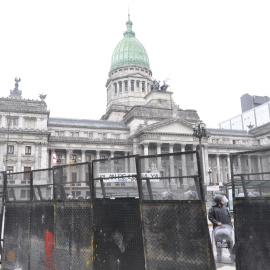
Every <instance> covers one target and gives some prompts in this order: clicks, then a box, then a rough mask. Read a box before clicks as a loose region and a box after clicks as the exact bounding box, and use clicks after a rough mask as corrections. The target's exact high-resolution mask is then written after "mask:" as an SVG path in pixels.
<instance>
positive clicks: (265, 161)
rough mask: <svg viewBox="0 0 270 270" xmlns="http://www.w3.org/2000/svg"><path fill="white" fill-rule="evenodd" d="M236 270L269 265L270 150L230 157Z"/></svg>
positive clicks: (262, 267)
mask: <svg viewBox="0 0 270 270" xmlns="http://www.w3.org/2000/svg"><path fill="white" fill-rule="evenodd" d="M231 167H232V176H233V183H232V184H233V186H234V224H235V241H236V269H238V270H244V269H245V270H249V269H250V270H251V269H258V270H260V269H268V268H269V263H270V245H269V243H270V234H269V227H270V222H269V220H270V210H269V206H270V189H269V187H270V149H261V150H257V151H251V152H241V153H236V154H233V155H231Z"/></svg>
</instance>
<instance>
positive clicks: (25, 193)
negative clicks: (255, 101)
mask: <svg viewBox="0 0 270 270" xmlns="http://www.w3.org/2000/svg"><path fill="white" fill-rule="evenodd" d="M21 199H30V190H25V189H22V190H21Z"/></svg>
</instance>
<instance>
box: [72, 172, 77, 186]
mask: <svg viewBox="0 0 270 270" xmlns="http://www.w3.org/2000/svg"><path fill="white" fill-rule="evenodd" d="M76 182H77V173H76V172H72V183H76Z"/></svg>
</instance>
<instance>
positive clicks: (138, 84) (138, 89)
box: [136, 81, 140, 92]
mask: <svg viewBox="0 0 270 270" xmlns="http://www.w3.org/2000/svg"><path fill="white" fill-rule="evenodd" d="M136 91H137V92H140V81H137V82H136Z"/></svg>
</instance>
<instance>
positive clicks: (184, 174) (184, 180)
mask: <svg viewBox="0 0 270 270" xmlns="http://www.w3.org/2000/svg"><path fill="white" fill-rule="evenodd" d="M185 151H186V145H185V144H181V152H185ZM181 161H182V176H186V175H187V164H186V156H185V155H181ZM183 184H184V188H186V186H187V185H188V179H187V178H183Z"/></svg>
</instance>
